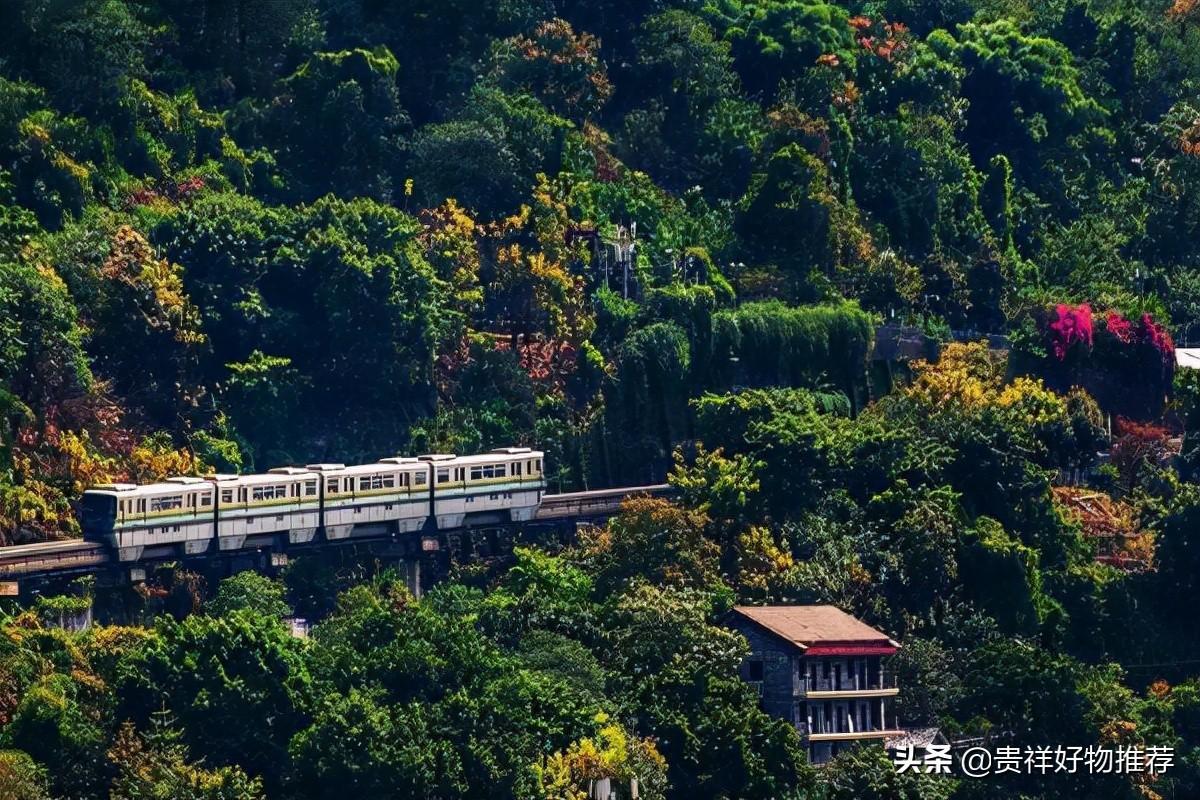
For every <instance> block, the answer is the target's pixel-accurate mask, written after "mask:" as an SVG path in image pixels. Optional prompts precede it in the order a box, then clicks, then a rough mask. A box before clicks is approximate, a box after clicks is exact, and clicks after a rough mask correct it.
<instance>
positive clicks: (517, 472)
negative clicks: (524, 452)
mask: <svg viewBox="0 0 1200 800" xmlns="http://www.w3.org/2000/svg"><path fill="white" fill-rule="evenodd" d="M513 476H514V477H517V478H519V477H521V462H520V461H518V462H516V463H515V464H513Z"/></svg>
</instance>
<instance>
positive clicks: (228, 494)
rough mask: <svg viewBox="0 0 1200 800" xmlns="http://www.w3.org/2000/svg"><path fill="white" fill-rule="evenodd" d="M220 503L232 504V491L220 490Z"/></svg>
mask: <svg viewBox="0 0 1200 800" xmlns="http://www.w3.org/2000/svg"><path fill="white" fill-rule="evenodd" d="M221 502H222V503H232V502H233V489H222V490H221Z"/></svg>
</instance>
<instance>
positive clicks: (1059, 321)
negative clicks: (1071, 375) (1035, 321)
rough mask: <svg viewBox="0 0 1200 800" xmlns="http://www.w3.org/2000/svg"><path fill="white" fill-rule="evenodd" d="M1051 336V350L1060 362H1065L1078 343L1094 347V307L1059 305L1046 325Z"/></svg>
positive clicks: (1082, 304) (1084, 304) (1086, 305)
mask: <svg viewBox="0 0 1200 800" xmlns="http://www.w3.org/2000/svg"><path fill="white" fill-rule="evenodd" d="M1046 328H1047V331H1048V332H1049V334H1050V348H1051V349H1052V350H1053V351H1054V356H1055V358H1057V359H1058V360H1059V361H1064V360H1065V359H1066V357H1067V352H1068V351H1069V350H1070V349H1071V345H1073V344H1075V343H1076V342H1083V343H1086V344H1087V346H1088V347H1091V346H1092V336H1093V330H1092V307H1091V306H1089V305H1088V304H1087V303H1080V304H1079V305H1077V306H1069V305H1067V304H1066V303H1059V304H1058V305H1057V306H1055V308H1054V317H1053V318H1052V319H1051V320H1050V322H1049V323H1048V324H1047V325H1046Z"/></svg>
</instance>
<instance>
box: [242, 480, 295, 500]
mask: <svg viewBox="0 0 1200 800" xmlns="http://www.w3.org/2000/svg"><path fill="white" fill-rule="evenodd" d="M287 496H288V487H287V486H286V485H278V484H277V485H275V486H255V487H254V489H253V491H252V492H251V493H250V498H251V499H252V500H253V501H254V502H256V503H257V502H259V501H262V500H277V499H286V498H287Z"/></svg>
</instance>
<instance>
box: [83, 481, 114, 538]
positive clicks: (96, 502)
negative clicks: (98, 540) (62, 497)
mask: <svg viewBox="0 0 1200 800" xmlns="http://www.w3.org/2000/svg"><path fill="white" fill-rule="evenodd" d="M116 519H117V498H115V497H113V496H112V495H107V494H92V493H91V492H84V494H83V498H82V499H81V500H80V501H79V524H80V526H81V527H82V528H83V535H84V536H87V535H88V534H92V533H111V532H112V529H113V523H115V522H116Z"/></svg>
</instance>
